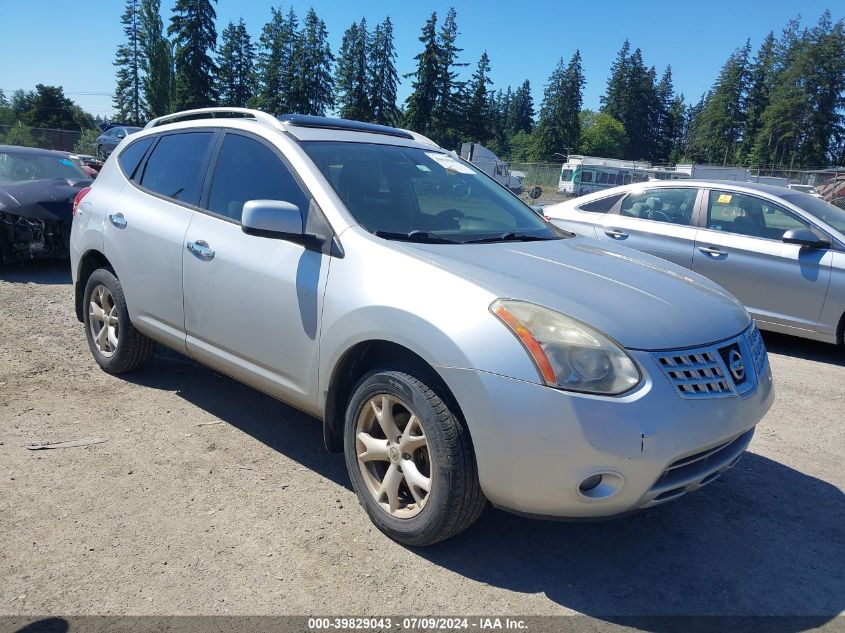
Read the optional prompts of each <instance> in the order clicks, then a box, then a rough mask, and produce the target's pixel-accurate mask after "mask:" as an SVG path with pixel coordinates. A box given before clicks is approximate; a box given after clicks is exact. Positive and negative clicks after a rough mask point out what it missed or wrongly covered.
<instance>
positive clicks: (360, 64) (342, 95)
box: [335, 18, 373, 121]
mask: <svg viewBox="0 0 845 633" xmlns="http://www.w3.org/2000/svg"><path fill="white" fill-rule="evenodd" d="M369 48H370V34H369V33H368V32H367V21H366V20H365V19H363V18H362V19H361V22H360V23H358V22H353V23H352V25H351V26H350V27H349V28H348V29H346V31H345V32H344V34H343V41H342V43H341V45H340V54H339V55H338V60H337V74H336V76H335V84H336V86H337V92H338V96H337V103H338V106H339V113H340V116H341V117H342V118H344V119H356V120H359V121H371V120H372V118H373V111H372V108H371V106H370V99H369V88H370V86H369V83H368V81H367V80H368V72H367V52H368V50H369Z"/></svg>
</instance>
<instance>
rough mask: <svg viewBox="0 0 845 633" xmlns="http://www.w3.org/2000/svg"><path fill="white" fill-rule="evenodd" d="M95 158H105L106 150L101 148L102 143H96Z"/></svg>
mask: <svg viewBox="0 0 845 633" xmlns="http://www.w3.org/2000/svg"><path fill="white" fill-rule="evenodd" d="M97 158H99V159H100V160H106V150H104V149H103V146H102V145H97Z"/></svg>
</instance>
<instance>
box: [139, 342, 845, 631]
mask: <svg viewBox="0 0 845 633" xmlns="http://www.w3.org/2000/svg"><path fill="white" fill-rule="evenodd" d="M129 379H130V380H132V381H133V382H136V383H137V384H140V385H145V386H147V387H151V388H155V389H166V390H168V391H174V390H175V391H176V392H177V393H178V394H179V395H180V396H181V397H182V398H184V399H185V400H187V401H188V402H190V403H192V404H194V405H196V406H197V407H200V408H201V409H204V410H206V411H208V412H209V413H211V414H213V415H215V416H217V417H219V418H220V419H221V420H223V421H225V422H227V423H229V424H231V425H233V426H235V427H237V428H239V429H240V430H242V431H244V432H245V433H247V434H249V435H251V436H252V437H254V438H256V439H257V440H259V441H261V442H263V443H264V444H266V445H267V446H269V447H270V448H272V449H274V450H276V451H278V452H280V453H282V454H284V455H285V456H287V457H289V458H291V459H294V460H296V461H297V462H299V463H300V464H302V465H303V466H306V467H308V468H310V469H313V470H314V471H316V472H317V473H319V474H320V475H322V476H324V477H326V478H327V479H330V480H331V481H333V482H335V483H336V484H338V485H340V486H344V487H346V488H349V487H350V486H349V482H348V478H347V475H346V471H345V467H344V463H343V460H342V459H341V458H340V457H339V456H335V455H329V454H328V453H326V452H325V449H324V448H323V446H322V435H321V430H320V425H319V423H318V422H317V421H316V420H314V419H313V418H310V417H309V416H306V415H304V414H302V413H300V412H298V411H296V410H293V409H291V408H290V407H287V406H285V405H284V404H282V403H280V402H278V401H276V400H274V399H272V398H270V397H268V396H265V395H263V394H260V393H258V392H256V391H254V390H252V389H250V388H249V387H246V386H244V385H241V384H240V383H238V382H236V381H234V380H231V379H229V378H227V377H225V376H222V375H220V374H217V373H216V372H213V371H212V370H210V369H207V368H205V367H203V366H200V365H198V364H196V363H194V362H193V361H190V360H187V359H184V358H183V357H181V356H179V355H178V354H175V353H173V352H170V351H159V352H158V353H157V355H156V357H155V359H154V361H153V362H152V363H151V364H150V365H149V367H148V368H147V369H145V370H144V371H142V372H139V373H137V374H133V375H131V377H130V378H129ZM753 450H754V444H753V443H752V445H751V451H752V452H749V453H748V454H746V455H745V457H744V458H743V459H742V461H740V463H739V464H738V465H737V466H736V467H735V468H734V469H733V470H731V471H730V472H728V473H727V474H726V475H725V476H724V478H723V479H719V480H716V481H715V482H713V483H712V484H710V485H709V486H708V487H707V489H706V490H702V491H700V492H697V493H694V494H691V495H689V496H687V497H683V498H681V499H680V500H678V501H675V502H672V503H669V504H666V505H664V506H660V507H658V508H655V509H652V510H650V511H647V512H643V513H639V514H635V515H632V516H628V517H625V518H621V519H616V520H611V521H605V522H597V523H560V522H545V521H537V520H530V519H525V518H520V517H516V516H513V515H511V514H508V513H506V512H502V511H500V510H496V509H493V508H488V509H487V510H486V511H485V513H484V514H483V515H482V517H481V519H480V520H479V521H478V523H476V525H475V526H473V527H472V528H470V529H469V530H468V531H467V532H465V533H463V534H461V535H459V536H458V537H456V538H454V539H452V540H450V541H447V542H445V543H441V544H439V545H435V546H433V547H429V548H424V549H415V550H414V553H415V555H418V556H420V557H421V558H424V559H427V560H429V561H431V562H434V563H436V564H437V565H440V566H442V567H444V568H446V569H449V570H451V571H453V572H455V573H457V574H460V575H462V576H465V577H467V578H472V579H474V580H477V581H480V582H483V583H487V584H489V585H492V586H495V587H500V588H503V589H507V590H510V591H516V592H521V593H541V594H544V595H545V596H546V597H548V598H549V599H550V600H552V601H554V602H556V603H558V604H560V605H562V606H564V607H567V608H569V609H573V610H575V611H578V612H581V613H584V614H587V615H591V616H595V617H599V618H602V619H604V620H607V621H608V622H614V623H617V624H630V625H631V626H635V627H642V626H645V628H646V629H649V630H660V629H661V628H663V626H662V624H661V622H660V621H655V622H651V623H646V622H644V621H642V620H638V616H658V617H660V616H671V615H690V614H693V615H714V616H717V615H782V616H806V617H802V618H799V619H797V620H795V619H792V620H788V619H784V620H775V621H770V622H768V623H767V625H766V627H765V628H766V629H767V630H784V631H785V630H801V629H805V628H808V627H811V626H819V625H821V624H823V623H824V622H826V621H828V620H830V619H831V618H832V617H833V616H834V615H836V614H838V613H840V612H841V611H843V609H845V566H843V564H842V561H845V495H843V492H842V491H841V490H840V489H838V488H837V487H835V486H833V485H831V484H829V483H827V482H825V481H822V480H820V479H817V478H814V477H811V476H809V475H806V474H804V473H801V472H799V471H797V470H794V469H792V468H789V467H787V466H785V465H783V464H780V463H778V462H776V461H773V460H770V459H767V458H766V457H763V456H761V455H757V454H754V453H753ZM355 512H360V511H359V510H358V509H356V510H355ZM359 518H360V520H366V519H365V518H364V517H363V515H361V516H360V517H359Z"/></svg>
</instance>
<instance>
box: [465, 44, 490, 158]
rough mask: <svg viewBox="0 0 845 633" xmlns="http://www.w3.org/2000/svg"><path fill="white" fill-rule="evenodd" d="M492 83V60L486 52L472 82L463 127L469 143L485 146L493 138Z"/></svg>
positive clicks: (482, 55) (479, 61)
mask: <svg viewBox="0 0 845 633" xmlns="http://www.w3.org/2000/svg"><path fill="white" fill-rule="evenodd" d="M492 83H493V82H492V81H491V80H490V58H489V57H488V56H487V51H484V52H483V53H482V54H481V59H479V60H478V66H477V67H476V69H475V72H474V73H473V75H472V80H471V81H470V99H469V103H468V104H467V110H466V113H465V117H464V126H463V131H464V136H465V138H466V139H467V140H468V141H477V142H479V143H482V144H484V143H486V142H487V141H488V139H490V137H492V136H493V129H492V125H491V124H492V121H491V116H490V97H489V86H490V85H491V84H492Z"/></svg>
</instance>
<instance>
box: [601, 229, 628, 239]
mask: <svg viewBox="0 0 845 633" xmlns="http://www.w3.org/2000/svg"><path fill="white" fill-rule="evenodd" d="M604 234H605V235H607V236H608V237H612V238H613V239H614V240H624V239H625V238H626V237H628V234H627V233H625V232H623V231H620V230H618V229H608V230H607V231H605V232H604Z"/></svg>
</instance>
